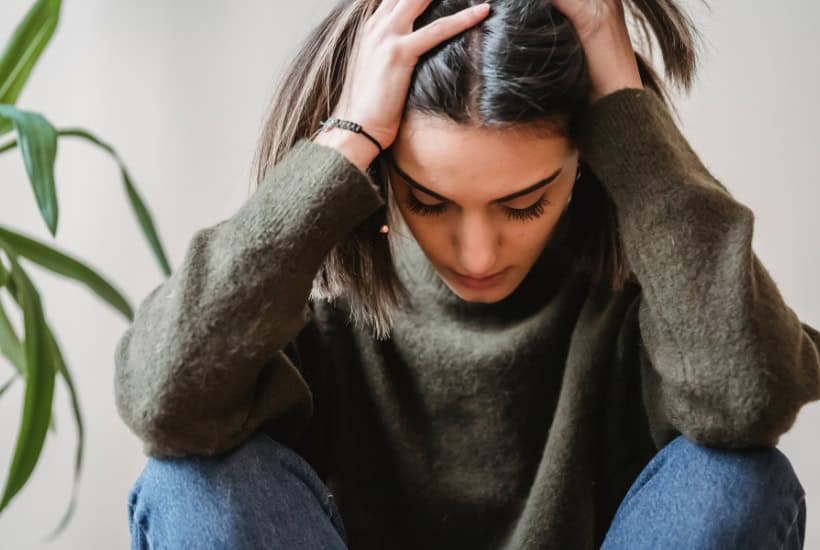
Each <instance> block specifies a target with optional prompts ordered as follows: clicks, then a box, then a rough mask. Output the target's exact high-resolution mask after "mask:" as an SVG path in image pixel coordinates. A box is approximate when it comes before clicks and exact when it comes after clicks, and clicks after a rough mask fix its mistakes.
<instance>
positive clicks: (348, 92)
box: [314, 0, 490, 168]
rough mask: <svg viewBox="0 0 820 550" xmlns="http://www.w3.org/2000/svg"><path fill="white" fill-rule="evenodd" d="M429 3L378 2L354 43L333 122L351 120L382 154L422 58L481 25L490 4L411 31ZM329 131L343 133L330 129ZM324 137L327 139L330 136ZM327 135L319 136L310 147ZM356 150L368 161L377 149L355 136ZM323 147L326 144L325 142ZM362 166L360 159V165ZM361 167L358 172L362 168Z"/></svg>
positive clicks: (414, 0)
mask: <svg viewBox="0 0 820 550" xmlns="http://www.w3.org/2000/svg"><path fill="white" fill-rule="evenodd" d="M430 2H431V0H382V2H381V4H379V6H378V7H377V8H376V10H375V11H374V12H373V14H372V15H371V16H370V17H369V18H368V19H367V20H366V21H365V22H364V24H363V25H362V27H361V31H360V35H359V36H357V38H356V40H355V41H354V47H353V51H352V52H351V55H350V61H349V63H348V67H347V73H346V76H345V82H344V85H343V87H342V93H341V96H340V98H339V102H338V103H337V105H336V106H335V107H334V109H333V112H332V114H331V116H333V117H337V118H342V119H346V120H352V121H353V122H357V123H359V124H361V126H362V129H363V130H364V131H366V132H367V133H368V134H370V135H371V136H373V137H374V138H375V139H376V141H378V142H379V143H380V144H381V146H382V148H384V149H386V148H388V147H389V146H390V145H391V144H392V143H393V141H394V140H395V139H396V136H397V135H398V131H399V124H400V123H401V117H402V113H403V112H404V104H405V102H406V100H407V92H408V91H409V88H410V80H411V77H412V75H413V70H414V68H415V66H416V63H417V62H418V59H419V57H421V55H422V54H424V53H425V52H427V51H428V50H431V49H432V48H433V47H435V46H436V45H438V44H440V43H441V42H443V41H445V40H447V39H448V38H452V37H453V36H455V35H457V34H459V33H460V32H462V31H464V30H467V29H468V28H470V27H472V26H473V25H475V24H477V23H478V22H480V21H481V20H483V19H484V18H485V17H486V16H487V14H488V13H489V11H490V7H489V4H486V3H485V4H479V5H477V6H472V7H470V8H467V9H464V10H461V11H459V12H457V13H454V14H452V15H449V16H446V17H441V18H439V19H437V20H435V21H433V22H432V23H430V24H428V25H425V26H424V27H422V28H420V29H417V30H415V31H414V30H413V24H414V22H415V20H416V18H417V17H418V16H419V15H421V14H422V13H423V12H424V10H425V9H426V8H427V6H428V5H429V4H430ZM332 131H338V132H345V133H348V134H350V133H351V132H349V131H348V130H340V129H336V128H334V129H333V130H332ZM330 133H331V131H328V132H327V134H330ZM323 134H325V132H321V133H320V134H319V135H318V136H317V139H316V140H314V141H317V142H320V143H321V142H322V141H326V140H325V139H321V140H320V139H318V138H319V137H321V136H322V135H323ZM356 137H357V138H358V140H357V141H356V143H357V149H358V148H359V147H360V145H358V144H361V146H369V147H370V152H371V153H372V156H369V157H366V158H365V160H364V161H362V162H361V164H364V165H365V166H367V165H369V162H368V161H367V160H368V159H369V161H372V160H373V159H375V158H376V156H377V155H378V149H377V147H376V146H375V144H373V143H372V142H371V141H370V140H368V139H367V138H366V137H364V136H356ZM326 142H327V141H326ZM360 160H361V159H360ZM361 164H360V168H361V167H362V166H361Z"/></svg>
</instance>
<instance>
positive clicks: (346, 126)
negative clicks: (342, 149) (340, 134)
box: [314, 117, 384, 154]
mask: <svg viewBox="0 0 820 550" xmlns="http://www.w3.org/2000/svg"><path fill="white" fill-rule="evenodd" d="M330 128H341V129H342V130H350V131H351V132H356V133H357V134H362V135H363V136H364V137H366V138H367V139H369V140H370V141H372V142H373V143H375V144H376V147H378V148H379V154H382V153H383V152H384V149H382V146H381V144H380V143H379V142H378V141H376V139H375V138H374V137H373V136H371V135H370V134H368V133H367V132H365V131H364V130H363V129H362V126H361V124H357V123H355V122H353V121H352V120H343V119H341V118H335V117H330V118H329V119H327V120H323V121H321V126H320V127H319V129H318V130H316V132H315V133H314V136H315V135H316V134H318V133H319V132H321V131H322V130H329V129H330Z"/></svg>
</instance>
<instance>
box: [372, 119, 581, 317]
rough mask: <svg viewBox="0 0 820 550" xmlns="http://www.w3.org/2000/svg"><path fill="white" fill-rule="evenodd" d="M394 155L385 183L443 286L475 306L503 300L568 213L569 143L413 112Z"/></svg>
mask: <svg viewBox="0 0 820 550" xmlns="http://www.w3.org/2000/svg"><path fill="white" fill-rule="evenodd" d="M391 149H392V159H393V161H394V162H395V167H394V166H390V167H389V171H388V175H389V180H390V186H391V189H392V191H393V193H394V197H395V198H396V203H397V205H398V207H399V211H400V212H401V215H402V217H403V218H404V221H405V223H406V224H407V226H408V227H409V229H410V231H411V232H412V234H413V236H414V237H415V239H416V241H418V243H419V246H420V247H421V249H422V250H423V251H424V253H425V254H426V256H427V258H428V259H429V260H430V262H431V264H433V266H434V267H435V268H436V271H437V272H438V274H439V276H440V277H441V278H442V280H443V281H444V282H445V284H447V286H448V287H449V288H450V289H451V290H452V291H453V292H454V293H455V294H456V295H457V296H459V297H460V298H462V299H463V300H466V301H470V302H485V303H492V302H496V301H499V300H502V299H504V298H506V297H507V296H508V295H509V294H511V293H512V292H513V291H514V290H515V289H516V287H517V286H518V285H519V283H521V281H522V280H523V279H524V277H525V276H526V275H527V273H528V272H529V270H530V268H531V267H532V266H533V264H534V263H535V261H536V259H537V258H538V256H539V255H540V253H541V251H542V249H543V248H544V246H545V245H546V244H547V242H548V241H549V239H550V236H551V235H552V233H553V229H554V228H555V226H556V224H557V222H558V220H559V218H560V216H561V214H562V213H563V211H564V209H565V207H566V205H567V201H568V199H569V197H570V192H571V191H572V186H573V185H574V183H575V176H576V173H577V169H578V151H577V149H576V148H574V147H573V146H572V144H571V143H570V141H569V140H568V139H567V138H564V137H557V136H555V137H543V136H542V137H536V136H535V135H533V134H528V133H524V132H514V131H511V130H490V129H478V128H469V127H466V126H461V125H458V124H455V123H452V122H449V121H442V120H440V119H433V118H430V117H426V116H423V115H418V114H412V113H411V114H408V115H407V117H406V118H405V119H404V121H403V123H402V125H401V127H400V128H399V133H398V136H397V137H396V140H395V142H394V144H393V146H392V148H391ZM396 167H397V168H398V170H399V171H400V172H399V171H397V169H396ZM401 172H403V174H404V175H402V174H401ZM405 176H406V177H405ZM407 178H410V180H408V179H407ZM546 181H548V183H544V182H546ZM540 184H543V185H540ZM489 276H493V277H491V278H490V279H488V280H485V281H475V279H481V278H486V277H489ZM463 277H470V278H472V279H464V278H463Z"/></svg>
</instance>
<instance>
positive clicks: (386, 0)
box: [376, 0, 398, 13]
mask: <svg viewBox="0 0 820 550" xmlns="http://www.w3.org/2000/svg"><path fill="white" fill-rule="evenodd" d="M397 3H398V0H382V1H381V2H379V7H378V8H376V11H378V12H381V13H390V12H391V11H393V8H395V7H396V4H397Z"/></svg>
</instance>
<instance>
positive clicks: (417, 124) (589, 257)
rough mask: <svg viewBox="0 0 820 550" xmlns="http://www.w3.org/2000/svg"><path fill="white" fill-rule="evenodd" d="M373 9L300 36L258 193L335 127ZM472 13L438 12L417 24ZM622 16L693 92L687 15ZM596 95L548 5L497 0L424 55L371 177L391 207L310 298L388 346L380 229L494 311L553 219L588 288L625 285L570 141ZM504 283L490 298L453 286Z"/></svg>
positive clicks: (668, 2)
mask: <svg viewBox="0 0 820 550" xmlns="http://www.w3.org/2000/svg"><path fill="white" fill-rule="evenodd" d="M589 1H594V0H589ZM378 3H379V1H378V0H341V1H340V2H339V3H338V4H337V6H336V7H335V8H334V9H333V11H332V12H331V13H330V14H329V15H328V16H327V18H325V20H323V21H322V22H321V23H320V24H319V26H318V27H317V28H316V29H315V30H314V31H313V32H312V33H311V35H310V36H309V37H308V38H307V40H306V41H305V43H304V44H303V46H302V48H301V49H300V51H299V52H298V53H297V55H296V56H295V58H294V59H293V61H292V63H291V65H290V67H289V69H288V70H287V71H286V73H285V75H284V77H283V80H282V84H281V87H280V88H279V90H278V91H277V94H276V96H275V98H274V101H273V106H272V109H271V112H270V115H269V116H268V119H267V121H266V124H265V127H264V130H263V135H262V138H261V142H260V147H259V150H258V152H257V156H256V165H257V170H256V180H257V183H260V182H261V181H262V180H263V179H264V177H265V175H266V174H267V172H268V170H269V169H270V168H271V167H272V166H273V165H274V164H275V163H276V162H278V160H279V159H280V158H281V157H282V156H283V155H284V154H285V153H286V152H287V151H288V150H289V149H290V148H291V147H292V146H293V144H294V143H295V142H296V141H297V140H298V139H300V138H304V137H307V136H309V135H310V134H311V133H313V131H314V130H315V128H317V127H318V126H319V123H320V121H321V120H323V119H325V118H327V117H328V116H329V115H330V112H331V111H332V109H333V107H334V106H335V104H336V102H337V100H338V97H339V95H340V93H341V89H340V88H341V86H342V83H343V80H344V75H345V71H346V68H347V64H348V62H349V60H350V53H351V50H352V46H353V44H354V43H355V38H356V34H357V32H358V31H359V30H360V28H361V25H362V24H363V22H364V21H365V20H366V19H367V17H369V15H370V14H371V13H372V12H373V11H374V10H375V9H376V7H377V6H378ZM472 3H475V2H472V1H470V0H440V1H436V0H433V2H431V4H430V5H429V6H428V8H427V9H426V10H425V11H424V13H422V15H421V16H420V17H419V18H418V19H417V20H416V22H415V25H414V28H419V27H421V26H424V25H426V24H428V23H430V22H431V21H433V20H435V19H437V18H440V17H442V16H446V15H450V14H453V13H455V12H457V11H459V10H462V9H464V8H465V7H467V6H468V5H470V4H472ZM625 7H626V8H627V13H629V14H632V16H633V20H634V21H635V22H636V23H637V24H638V25H639V27H640V28H641V29H642V30H643V36H644V42H645V43H646V44H649V45H650V48H651V44H652V41H651V36H650V33H649V29H651V30H652V33H653V35H654V37H655V39H656V40H657V43H658V44H659V46H660V50H661V53H662V55H663V60H664V64H665V68H666V74H667V76H669V77H670V78H671V79H673V80H674V81H675V82H676V83H677V84H678V85H679V86H680V87H683V88H685V89H688V88H689V86H690V85H691V80H692V78H693V75H694V69H695V63H696V56H695V50H694V43H693V38H692V37H693V33H694V28H693V27H692V25H691V23H690V22H689V19H688V18H687V17H686V16H685V15H684V14H683V13H682V12H681V11H680V10H679V9H678V7H677V6H676V5H675V2H674V1H673V0H631V3H630V1H629V0H626V1H625ZM636 55H637V60H638V65H639V69H640V71H641V77H642V79H643V82H644V86H645V87H647V88H650V89H653V90H654V91H655V92H656V93H658V95H659V96H661V97H662V98H664V99H666V98H667V97H668V94H667V92H666V89H665V88H664V86H663V83H662V82H661V80H660V79H659V78H658V76H657V75H656V74H655V72H654V71H653V70H652V68H651V67H650V66H649V64H648V63H647V62H645V61H644V59H643V58H642V57H641V56H640V55H638V54H636ZM590 85H591V83H590V80H589V75H588V71H587V67H586V59H585V56H584V52H583V48H582V46H581V44H580V42H579V40H578V37H577V35H576V33H575V30H574V28H573V26H572V24H571V23H570V21H569V20H568V19H567V18H565V17H564V16H563V14H562V13H561V12H560V11H558V10H557V9H556V8H555V7H554V6H552V4H551V2H549V0H544V1H540V2H539V1H533V0H493V2H492V12H491V13H490V15H489V16H488V17H487V18H486V19H485V20H484V21H482V22H481V23H479V24H478V25H476V26H475V27H474V28H471V29H468V30H467V31H465V32H463V33H461V34H460V35H458V36H456V37H454V38H452V39H450V40H447V41H445V42H443V43H442V44H441V45H439V46H437V47H436V48H434V49H432V50H430V51H429V52H427V53H426V54H424V55H423V56H422V57H421V58H420V59H419V61H418V63H417V64H416V67H415V72H414V75H413V78H412V81H411V84H410V89H409V91H408V95H407V100H406V103H405V114H404V117H403V119H402V124H401V126H400V128H399V133H398V136H397V138H396V140H395V142H394V143H393V144H392V146H391V147H390V148H389V149H388V150H387V151H385V153H384V154H382V155H380V157H379V158H377V159H376V161H375V162H374V163H373V165H371V167H370V169H369V173H370V175H371V176H372V177H373V178H374V180H375V181H376V182H377V183H378V184H379V185H381V186H382V187H383V189H384V191H385V198H386V200H387V208H385V209H383V210H380V211H379V212H376V213H374V215H373V216H371V218H369V219H368V220H366V221H365V222H364V223H363V224H361V225H360V226H359V227H357V228H356V229H355V230H354V231H353V232H352V233H351V234H350V235H348V236H346V237H345V238H344V239H343V240H342V241H340V242H339V243H338V244H337V246H336V247H335V248H334V249H333V250H332V251H331V253H330V254H329V255H328V257H327V258H326V260H325V263H324V265H323V266H322V267H321V269H320V271H319V273H318V274H317V277H316V280H315V281H314V288H313V294H312V296H313V297H314V298H334V297H339V296H344V298H345V299H346V301H347V302H348V303H349V305H350V308H351V315H352V317H353V319H354V321H356V322H357V323H359V322H363V323H365V324H367V325H369V326H370V327H372V328H373V329H374V334H375V335H376V336H377V337H385V336H387V335H388V334H389V325H390V323H389V317H390V315H389V312H390V310H391V309H392V308H393V307H396V306H397V305H399V304H400V303H401V302H402V300H403V297H404V293H405V289H404V288H403V287H402V285H401V283H400V282H399V280H398V278H397V276H396V273H395V270H394V266H393V260H392V258H391V247H390V246H389V243H388V238H391V239H392V238H396V237H395V235H396V232H395V231H391V233H389V234H388V235H390V237H388V238H386V237H385V236H384V235H383V234H381V233H380V232H379V227H380V226H381V225H382V223H385V221H386V222H387V223H388V224H389V225H391V226H392V227H393V228H395V227H398V226H401V225H404V226H406V227H407V228H408V229H409V230H410V231H411V232H412V234H413V237H415V239H416V240H417V241H418V243H419V245H420V247H421V248H422V250H424V252H425V254H426V255H427V257H428V259H429V260H430V262H431V264H432V265H433V266H434V267H435V268H436V271H437V272H438V274H439V276H440V277H441V278H442V280H443V281H444V282H445V283H446V284H447V285H448V286H449V287H450V288H451V289H452V290H453V292H455V293H456V294H457V295H458V296H460V297H461V298H463V299H465V300H468V301H480V302H494V301H498V300H501V299H503V298H505V297H506V296H507V295H509V294H510V293H511V292H512V291H513V290H515V288H516V287H517V285H518V284H519V283H520V282H521V280H523V278H524V276H525V275H526V274H527V272H528V271H529V269H530V267H532V265H533V263H534V262H535V260H536V259H537V258H538V256H539V254H540V252H541V251H542V250H543V248H544V246H545V245H546V244H547V243H548V242H549V241H550V238H551V237H552V236H553V233H554V229H555V227H556V224H557V222H558V220H559V219H561V218H562V217H566V218H567V220H566V221H567V224H566V227H567V235H566V243H567V246H568V247H571V251H572V256H573V264H574V267H575V268H576V270H577V271H578V272H579V273H584V274H586V275H588V276H589V277H590V278H591V280H592V281H593V282H594V283H596V284H597V283H600V284H604V285H606V286H608V287H610V288H611V289H613V290H615V291H617V290H619V289H620V288H622V286H623V284H624V282H625V280H626V278H627V277H628V275H629V268H628V265H627V262H626V258H625V256H624V253H623V248H622V246H621V243H620V239H619V238H618V230H617V223H616V217H615V212H614V206H613V205H612V203H611V201H610V200H609V198H608V195H607V194H606V192H605V191H604V188H603V187H602V185H601V183H600V182H599V181H597V180H596V179H595V177H594V174H592V173H591V172H590V171H589V170H584V169H583V154H582V152H579V151H578V149H577V147H576V145H575V143H576V141H575V137H576V133H575V132H576V128H577V125H578V122H579V121H580V119H581V118H582V117H583V115H584V114H585V112H586V108H587V105H588V97H589V93H590ZM667 102H668V101H667ZM579 166H580V167H581V173H582V175H581V177H580V179H578V180H577V181H576V173H577V171H578V168H579ZM553 175H554V178H552V179H550V178H551V176H553ZM547 179H550V182H549V183H547V184H544V185H541V186H539V187H538V188H537V189H535V190H532V191H530V192H526V193H525V194H523V195H519V194H518V192H519V191H522V190H525V189H527V188H529V187H532V186H534V185H536V184H538V183H544V180H547ZM388 190H389V191H390V192H388ZM512 194H515V195H516V196H515V197H514V198H511V199H509V200H499V199H506V198H507V197H508V196H509V195H512ZM570 196H571V197H572V200H571V201H569V198H570ZM405 224H406V225H405ZM399 238H400V237H399ZM500 271H501V272H503V273H501V275H499V277H497V278H496V281H495V284H493V285H491V286H489V287H488V288H484V289H478V288H472V287H471V285H469V284H468V283H467V282H465V281H463V280H461V279H460V278H459V277H458V273H461V274H463V275H468V276H473V277H482V276H485V275H490V274H494V273H497V272H500Z"/></svg>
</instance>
